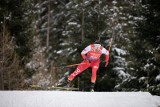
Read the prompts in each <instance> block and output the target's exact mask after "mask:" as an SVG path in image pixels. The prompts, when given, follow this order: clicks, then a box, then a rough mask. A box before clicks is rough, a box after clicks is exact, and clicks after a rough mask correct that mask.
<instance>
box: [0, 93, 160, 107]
mask: <svg viewBox="0 0 160 107" xmlns="http://www.w3.org/2000/svg"><path fill="white" fill-rule="evenodd" d="M158 105H159V106H160V96H152V95H151V94H150V93H148V92H76V91H75V92H73V91H0V107H158Z"/></svg>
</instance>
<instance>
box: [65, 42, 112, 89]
mask: <svg viewBox="0 0 160 107" xmlns="http://www.w3.org/2000/svg"><path fill="white" fill-rule="evenodd" d="M102 54H105V56H106V58H105V62H106V64H105V67H107V65H108V61H109V51H108V50H106V49H105V48H104V47H103V46H102V45H101V44H100V42H99V41H95V42H94V44H90V45H89V46H87V47H86V48H85V49H84V50H83V51H82V52H81V55H82V58H83V59H84V60H83V61H82V62H81V63H80V65H78V67H77V68H76V70H75V71H74V72H73V73H72V74H70V75H69V77H68V81H72V80H73V79H74V78H75V77H76V76H77V75H79V74H80V73H82V72H83V71H84V70H86V69H87V68H88V67H91V68H92V77H91V91H94V85H95V82H96V73H97V70H98V68H99V63H100V57H101V55H102Z"/></svg>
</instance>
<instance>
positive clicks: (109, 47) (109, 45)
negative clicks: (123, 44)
mask: <svg viewBox="0 0 160 107" xmlns="http://www.w3.org/2000/svg"><path fill="white" fill-rule="evenodd" d="M111 46H112V38H111V39H110V44H109V48H108V51H109V52H110V50H111Z"/></svg>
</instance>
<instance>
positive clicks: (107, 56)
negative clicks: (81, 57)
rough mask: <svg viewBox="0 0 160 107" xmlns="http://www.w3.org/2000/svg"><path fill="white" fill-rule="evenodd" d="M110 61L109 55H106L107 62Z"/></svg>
mask: <svg viewBox="0 0 160 107" xmlns="http://www.w3.org/2000/svg"><path fill="white" fill-rule="evenodd" d="M108 61H109V54H107V55H106V62H108Z"/></svg>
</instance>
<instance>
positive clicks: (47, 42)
mask: <svg viewBox="0 0 160 107" xmlns="http://www.w3.org/2000/svg"><path fill="white" fill-rule="evenodd" d="M50 3H51V0H49V1H48V29H47V40H46V47H48V46H49V33H50Z"/></svg>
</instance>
